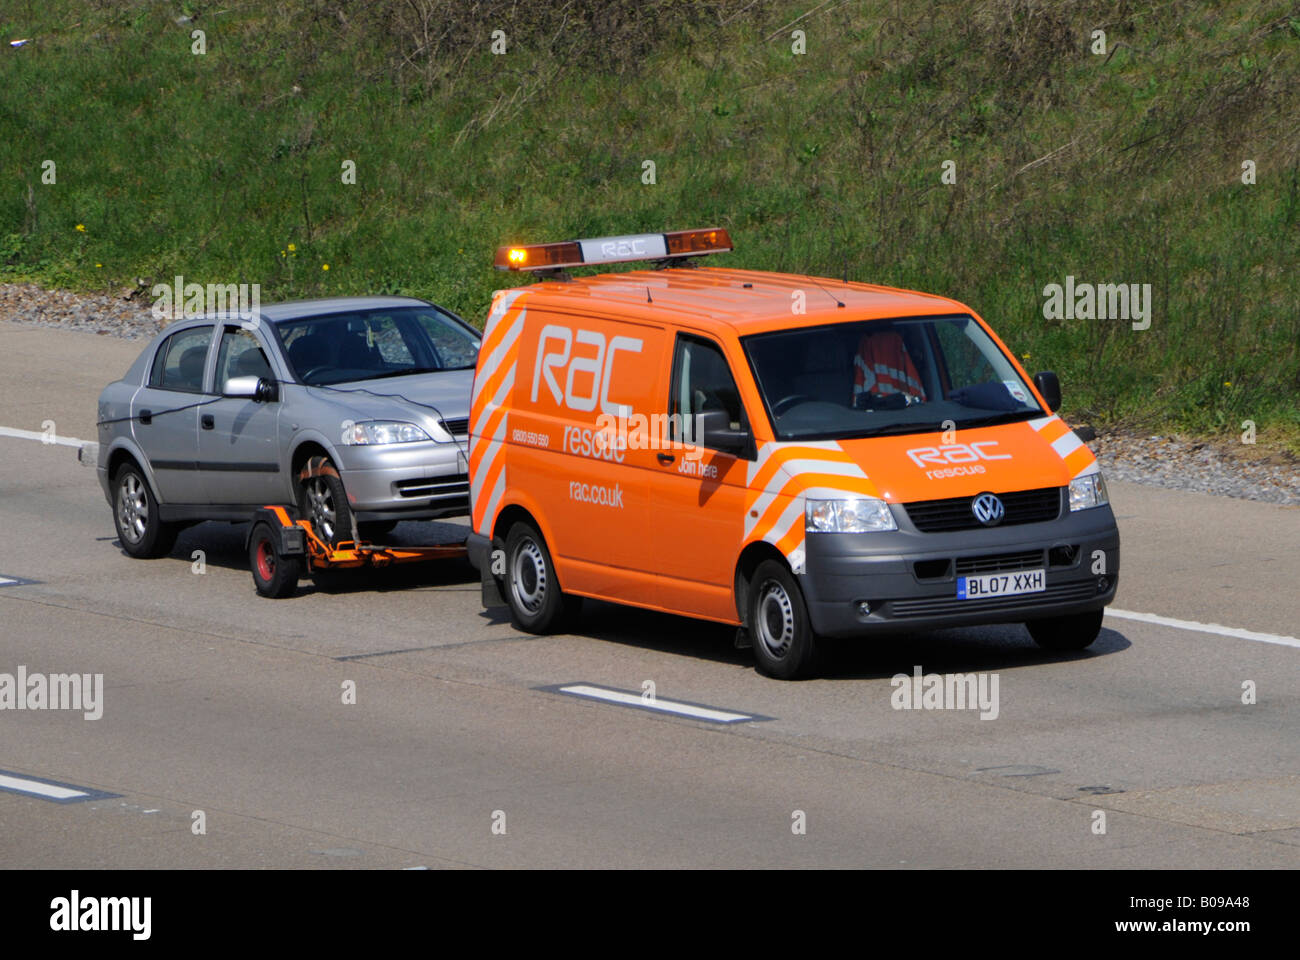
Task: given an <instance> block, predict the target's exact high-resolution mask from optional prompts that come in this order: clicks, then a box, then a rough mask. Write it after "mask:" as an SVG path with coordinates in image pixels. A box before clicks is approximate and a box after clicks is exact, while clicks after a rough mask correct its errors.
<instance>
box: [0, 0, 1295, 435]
mask: <svg viewBox="0 0 1300 960" xmlns="http://www.w3.org/2000/svg"><path fill="white" fill-rule="evenodd" d="M543 7H546V8H545V9H542V8H543ZM805 14H807V16H803V15H805ZM183 16H188V17H192V18H193V19H192V20H190V21H187V22H180V23H178V22H177V21H178V20H179V19H180V18H182V17H183ZM801 16H803V19H801V20H798V22H797V23H796V24H794V25H791V24H792V21H795V20H796V19H797V18H799V17H801ZM0 17H2V18H3V19H2V20H0V35H2V36H3V39H4V40H5V41H6V45H5V46H4V47H3V48H0V87H2V88H3V90H4V91H5V92H4V94H3V97H2V98H0V279H17V278H30V279H34V280H36V281H38V282H41V283H44V284H47V285H53V286H61V287H71V288H75V289H82V290H91V289H104V288H120V287H122V286H134V284H135V281H136V278H137V277H144V278H147V279H148V280H149V281H150V282H155V281H164V280H169V279H170V278H171V277H173V276H174V275H176V274H183V275H184V276H185V278H186V280H187V281H198V282H201V283H206V282H248V283H253V282H257V283H260V284H262V299H263V300H264V301H269V300H273V299H282V298H288V297H302V296H312V295H320V294H325V293H340V294H342V293H349V294H351V293H364V292H403V293H410V294H416V295H419V296H424V297H428V298H430V299H432V300H435V301H437V302H440V303H443V304H446V305H447V306H449V307H451V308H452V309H455V310H457V311H458V312H461V313H463V314H464V315H465V316H466V317H467V318H470V319H473V320H474V321H476V322H479V323H481V322H482V319H483V316H484V314H485V312H486V308H487V303H488V298H489V295H490V293H491V291H492V290H493V289H494V288H496V287H498V286H506V285H510V284H511V283H512V282H513V280H514V278H512V277H507V276H505V275H503V274H499V273H495V272H494V271H493V270H492V269H491V266H490V264H491V261H492V254H493V251H494V249H495V248H496V247H497V246H498V245H499V244H502V243H507V242H512V241H515V242H518V241H522V240H529V241H540V240H558V239H569V238H572V237H575V236H596V235H603V234H614V233H624V232H638V231H645V230H661V229H677V228H684V227H690V226H708V225H721V226H726V227H728V228H729V229H730V230H731V232H732V236H733V238H734V240H735V242H736V247H737V249H736V252H735V253H733V254H730V255H727V256H725V257H720V258H714V261H713V262H721V263H723V264H726V265H732V266H744V267H753V268H759V269H773V270H789V271H798V272H811V273H817V274H822V275H829V276H833V277H839V276H841V275H843V274H844V273H845V272H846V271H847V273H848V275H849V276H850V277H852V278H854V279H861V280H870V281H874V282H880V283H887V284H892V285H897V286H904V287H913V288H917V289H922V290H927V291H933V292H936V293H942V294H946V295H950V296H954V297H956V298H957V299H959V300H962V301H964V302H966V303H968V304H970V305H971V306H972V307H974V308H975V309H976V310H978V311H979V312H980V313H981V314H982V315H983V316H984V317H986V318H987V319H988V320H989V321H990V322H992V323H993V324H994V326H995V327H996V328H997V329H998V331H999V332H1000V333H1001V334H1002V336H1003V338H1004V339H1005V340H1006V341H1007V342H1008V344H1009V345H1010V346H1011V347H1012V348H1013V349H1014V350H1016V351H1017V352H1018V353H1020V354H1021V355H1022V356H1024V357H1026V358H1027V359H1026V360H1025V363H1026V365H1027V366H1028V367H1029V369H1030V370H1031V371H1033V370H1036V369H1044V368H1053V369H1055V370H1057V371H1058V372H1059V373H1060V375H1061V380H1062V382H1063V384H1064V388H1065V394H1066V409H1067V413H1072V414H1074V415H1075V416H1076V417H1082V418H1090V419H1092V420H1093V421H1094V422H1097V423H1102V424H1112V425H1115V424H1126V425H1132V426H1141V427H1145V428H1151V429H1158V430H1161V431H1163V432H1168V431H1171V430H1183V431H1188V432H1193V433H1201V434H1210V435H1217V436H1219V437H1221V438H1228V437H1231V436H1235V435H1236V434H1238V433H1240V431H1241V426H1240V424H1241V421H1243V420H1245V419H1252V420H1254V421H1255V422H1256V423H1257V424H1258V426H1259V439H1260V441H1261V442H1262V443H1269V444H1273V443H1278V444H1281V445H1283V446H1289V447H1291V448H1292V449H1293V450H1300V122H1298V118H1300V9H1297V8H1296V7H1295V5H1294V3H1285V2H1237V0H1232V2H1222V3H1214V4H1210V3H1204V4H1195V3H1184V2H1177V0H1175V2H1172V3H1170V2H1123V0H1116V2H1071V3H1065V2H1053V0H954V2H948V3H941V4H937V5H932V6H924V5H908V4H897V3H895V2H892V0H881V2H841V0H827V2H820V0H804V2H803V3H799V4H792V3H786V2H775V0H756V2H749V0H701V2H689V0H641V3H640V4H637V5H631V4H606V3H601V2H599V0H571V2H569V3H556V4H554V5H553V9H552V8H551V7H550V6H548V5H544V4H535V5H532V6H530V5H526V4H520V3H517V2H516V0H408V2H403V3H391V4H389V3H365V2H345V0H298V2H276V0H226V2H221V3H216V2H214V3H200V2H195V0H190V2H158V0H149V2H146V0H94V2H72V0H16V2H15V0H11V2H9V3H7V4H6V5H5V11H4V13H3V14H0ZM1098 28H1099V29H1103V30H1105V33H1106V44H1107V46H1106V50H1107V52H1106V53H1105V54H1104V55H1099V54H1095V53H1093V52H1091V49H1090V48H1091V46H1092V44H1093V39H1092V37H1091V33H1092V31H1093V30H1094V29H1098ZM194 29H202V30H203V31H205V34H206V53H205V54H203V55H195V54H193V53H192V52H191V45H192V44H193V43H194V41H193V40H192V39H191V31H192V30H194ZM497 29H500V30H504V31H505V34H506V43H507V48H506V49H507V52H506V53H505V54H504V55H493V54H492V52H491V50H490V46H491V43H492V36H491V34H492V31H493V30H497ZM795 29H802V30H804V31H806V45H807V52H806V53H805V54H803V55H796V54H794V53H793V52H792V49H791V44H792V39H791V34H792V31H793V30H795ZM19 38H31V42H30V43H29V44H27V45H26V46H23V47H20V48H10V47H9V46H8V45H7V41H9V40H12V39H19ZM45 160H54V161H55V163H56V164H57V168H56V169H57V183H56V184H54V185H47V184H43V183H42V182H41V175H42V166H41V165H42V162H43V161H45ZM346 160H352V161H355V163H356V184H355V185H345V184H343V183H342V182H341V170H342V164H343V162H344V161H346ZM646 160H653V161H654V163H655V165H656V180H657V182H656V183H655V184H653V185H647V184H644V183H643V182H642V174H643V162H644V161H646ZM946 160H952V161H955V164H956V167H955V173H956V183H955V184H945V183H942V182H941V180H940V175H941V173H942V165H943V162H944V161H946ZM1245 160H1253V161H1254V162H1255V164H1256V166H1257V170H1256V177H1257V182H1256V183H1255V184H1253V185H1246V184H1243V182H1242V163H1243V161H1245ZM79 224H80V225H82V226H84V230H80V229H78V225H79ZM291 244H292V245H293V246H292V248H291V247H290V245H291ZM326 264H328V267H329V269H328V270H325V269H324V266H325V265H326ZM1067 275H1073V276H1074V277H1075V278H1076V280H1077V281H1080V282H1090V283H1097V284H1100V283H1138V284H1146V283H1149V284H1151V288H1152V293H1153V298H1154V309H1153V312H1152V322H1151V327H1150V329H1148V330H1145V331H1134V330H1132V329H1131V327H1130V325H1129V324H1128V323H1127V322H1125V321H1122V320H1106V321H1101V320H1046V319H1044V317H1043V303H1044V295H1043V288H1044V287H1045V286H1046V285H1047V284H1050V283H1064V282H1065V277H1066V276H1067Z"/></svg>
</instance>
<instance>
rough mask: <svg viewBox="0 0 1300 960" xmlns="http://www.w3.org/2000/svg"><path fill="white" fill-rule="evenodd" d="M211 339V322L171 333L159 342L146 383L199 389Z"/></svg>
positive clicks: (165, 388) (169, 387)
mask: <svg viewBox="0 0 1300 960" xmlns="http://www.w3.org/2000/svg"><path fill="white" fill-rule="evenodd" d="M211 341H212V327H210V326H205V327H193V328H191V329H189V330H181V331H180V332H179V333H173V334H172V335H171V336H170V337H168V338H167V339H166V340H164V341H163V342H162V345H161V346H159V347H158V352H157V353H156V354H155V355H154V359H153V369H152V370H151V371H150V372H149V386H151V387H157V388H158V389H160V390H181V391H183V392H185V393H202V392H203V371H204V370H205V369H206V367H207V361H208V344H209V343H210V342H211Z"/></svg>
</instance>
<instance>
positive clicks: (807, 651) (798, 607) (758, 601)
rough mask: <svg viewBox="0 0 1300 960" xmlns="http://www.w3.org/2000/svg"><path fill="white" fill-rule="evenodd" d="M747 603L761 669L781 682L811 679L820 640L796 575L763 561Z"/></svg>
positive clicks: (752, 579)
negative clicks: (814, 629) (807, 677)
mask: <svg viewBox="0 0 1300 960" xmlns="http://www.w3.org/2000/svg"><path fill="white" fill-rule="evenodd" d="M747 600H748V604H747V606H748V608H749V609H748V610H747V613H748V619H747V621H746V622H747V624H748V627H749V635H750V637H751V638H752V641H753V645H754V659H755V660H756V661H758V669H759V670H760V671H761V672H763V673H765V674H767V675H768V676H769V677H776V678H777V679H778V680H797V679H799V678H801V677H806V676H808V675H809V674H810V673H811V672H812V671H813V668H814V667H815V666H816V663H817V638H816V636H815V635H814V634H813V630H812V624H811V623H810V622H809V620H808V608H807V607H806V606H805V605H804V600H803V591H802V590H800V589H799V584H798V582H797V581H796V580H795V578H794V574H792V573H791V572H790V570H789V568H788V567H786V565H785V564H783V563H780V562H778V561H776V560H764V561H763V562H762V563H760V564H759V565H758V569H757V570H755V571H754V576H753V577H752V578H751V579H750V581H749V590H748V593H747Z"/></svg>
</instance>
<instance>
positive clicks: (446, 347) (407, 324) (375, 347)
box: [276, 306, 479, 386]
mask: <svg viewBox="0 0 1300 960" xmlns="http://www.w3.org/2000/svg"><path fill="white" fill-rule="evenodd" d="M276 331H277V332H278V333H279V336H280V342H281V343H282V344H283V345H284V354H285V357H286V358H287V359H288V361H289V366H290V367H291V368H292V370H293V374H294V376H295V377H297V378H298V380H299V382H301V383H306V384H310V385H312V386H320V385H323V384H330V383H349V382H353V381H357V380H375V379H379V378H381V377H399V376H406V375H410V374H416V373H431V372H435V371H439V370H471V369H473V367H474V364H475V362H476V361H477V359H478V346H479V340H478V338H477V337H476V336H475V335H474V333H473V331H472V330H471V329H470V328H468V327H467V326H466V325H465V324H464V323H462V322H461V321H460V320H457V319H456V318H455V317H453V316H451V315H450V314H448V313H446V312H444V311H442V310H439V309H438V308H437V307H432V306H427V307H396V308H385V309H378V310H359V311H355V312H348V313H331V314H328V315H326V316H320V317H298V318H295V319H292V320H281V321H280V322H279V323H277V324H276Z"/></svg>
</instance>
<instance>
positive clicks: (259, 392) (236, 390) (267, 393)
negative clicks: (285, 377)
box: [221, 377, 280, 403]
mask: <svg viewBox="0 0 1300 960" xmlns="http://www.w3.org/2000/svg"><path fill="white" fill-rule="evenodd" d="M221 395H222V396H223V397H247V398H248V399H250V400H252V401H253V402H254V403H270V402H271V401H272V400H279V399H280V391H279V388H278V387H277V386H276V383H275V381H274V380H268V379H267V378H266V377H231V378H230V379H229V380H227V381H226V385H225V386H224V387H222V388H221Z"/></svg>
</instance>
